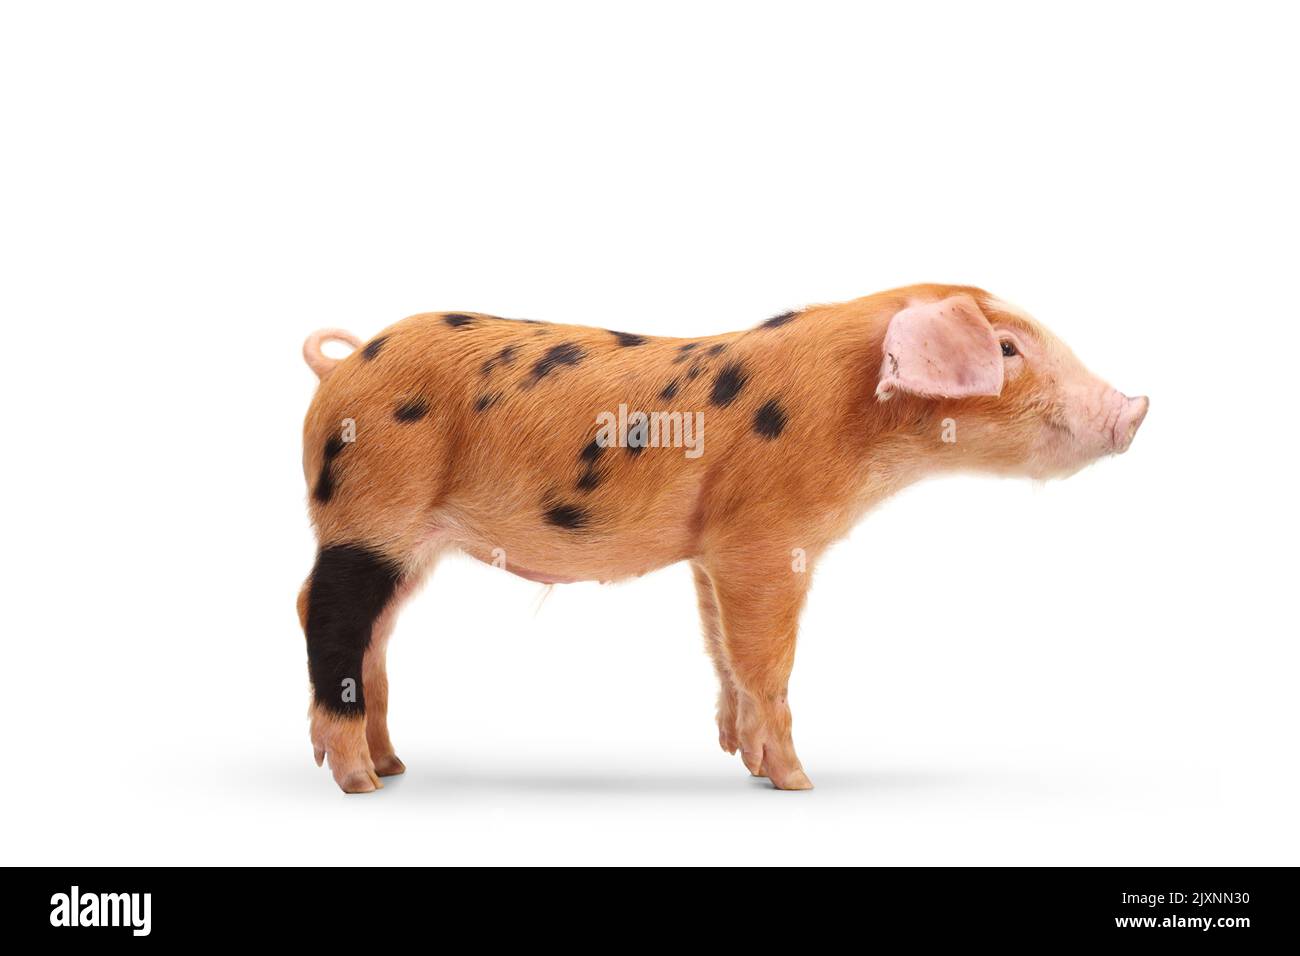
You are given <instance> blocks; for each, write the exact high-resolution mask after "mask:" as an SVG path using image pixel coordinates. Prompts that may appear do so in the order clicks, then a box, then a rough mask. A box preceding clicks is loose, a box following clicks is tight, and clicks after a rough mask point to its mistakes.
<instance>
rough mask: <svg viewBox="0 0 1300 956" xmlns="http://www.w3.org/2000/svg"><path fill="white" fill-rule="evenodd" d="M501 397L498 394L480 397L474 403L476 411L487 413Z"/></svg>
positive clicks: (490, 393) (491, 393)
mask: <svg viewBox="0 0 1300 956" xmlns="http://www.w3.org/2000/svg"><path fill="white" fill-rule="evenodd" d="M500 397H501V396H500V395H499V394H498V393H496V392H489V393H488V394H486V395H480V396H479V397H478V398H477V399H476V400H475V402H474V411H476V412H486V411H487V410H488V409H489V408H491V407H492V406H493V405H495V404H496V403H497V400H498V399H499V398H500Z"/></svg>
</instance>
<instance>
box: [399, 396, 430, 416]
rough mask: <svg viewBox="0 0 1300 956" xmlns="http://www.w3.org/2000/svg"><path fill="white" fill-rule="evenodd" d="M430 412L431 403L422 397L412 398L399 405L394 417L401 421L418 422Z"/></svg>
mask: <svg viewBox="0 0 1300 956" xmlns="http://www.w3.org/2000/svg"><path fill="white" fill-rule="evenodd" d="M427 414H429V403H428V402H426V401H425V400H424V399H422V398H412V399H410V400H409V401H406V402H403V403H402V404H401V405H398V406H397V410H396V411H394V412H393V417H394V418H395V419H397V420H398V421H399V422H418V421H419V420H420V419H421V418H423V417H424V416H425V415H427Z"/></svg>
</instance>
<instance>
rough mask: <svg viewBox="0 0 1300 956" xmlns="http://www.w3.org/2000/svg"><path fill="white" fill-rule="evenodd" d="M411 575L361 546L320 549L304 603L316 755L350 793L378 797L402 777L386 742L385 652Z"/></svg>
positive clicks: (301, 603) (404, 567)
mask: <svg viewBox="0 0 1300 956" xmlns="http://www.w3.org/2000/svg"><path fill="white" fill-rule="evenodd" d="M408 568H409V564H408V563H406V562H401V561H398V560H396V559H394V558H392V557H390V556H387V555H385V554H384V553H382V552H381V551H379V550H378V549H372V548H369V547H366V546H363V545H358V544H338V545H330V546H326V547H322V548H321V549H320V551H319V553H318V554H317V557H316V564H315V566H314V567H313V568H312V572H311V576H310V577H309V578H308V580H307V583H306V584H305V585H304V587H303V591H302V594H301V595H300V597H299V613H300V615H301V618H302V623H303V629H304V631H305V632H306V635H307V667H308V672H309V674H310V676H311V683H312V688H313V702H312V707H311V739H312V747H313V750H314V751H315V756H316V762H317V764H320V763H321V762H322V761H323V760H325V759H326V758H328V760H329V766H330V771H331V773H332V774H333V775H334V780H335V782H336V783H338V785H339V787H340V788H341V789H343V790H344V791H346V792H348V793H365V792H368V791H371V790H376V789H378V788H379V787H381V786H383V784H382V783H380V781H379V777H380V775H381V774H387V773H398V772H400V770H399V769H398V768H400V767H401V761H400V760H397V757H396V755H395V754H394V753H393V752H392V744H391V743H390V742H389V741H388V730H387V714H386V710H387V703H388V684H387V678H386V675H385V673H384V664H383V660H384V656H383V652H384V647H385V644H386V642H387V639H388V635H389V633H390V632H391V630H392V624H393V619H394V617H395V614H396V611H397V607H398V605H399V603H400V600H401V598H402V597H403V596H404V595H405V594H406V593H409V591H410V589H411V588H412V586H413V580H412V578H413V575H412V574H411V573H410V571H409V570H408ZM368 712H370V713H371V714H373V717H374V725H373V726H370V725H369V724H368V721H367V715H368ZM372 744H373V745H374V746H375V748H376V749H375V751H374V755H375V756H377V757H378V758H379V765H378V766H377V765H376V763H375V761H374V760H373V759H372V749H371V746H372Z"/></svg>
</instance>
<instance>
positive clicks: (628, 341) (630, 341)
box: [610, 332, 645, 349]
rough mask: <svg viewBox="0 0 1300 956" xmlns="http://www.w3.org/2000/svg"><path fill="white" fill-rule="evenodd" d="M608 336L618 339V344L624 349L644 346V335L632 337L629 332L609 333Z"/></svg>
mask: <svg viewBox="0 0 1300 956" xmlns="http://www.w3.org/2000/svg"><path fill="white" fill-rule="evenodd" d="M610 335H612V336H614V338H616V339H618V344H619V345H621V346H623V348H625V349H627V348H631V347H632V346H634V345H645V336H644V335H633V334H632V333H631V332H610Z"/></svg>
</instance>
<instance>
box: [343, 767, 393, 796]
mask: <svg viewBox="0 0 1300 956" xmlns="http://www.w3.org/2000/svg"><path fill="white" fill-rule="evenodd" d="M338 783H339V789H341V790H342V791H343V792H344V793H371V792H373V791H375V790H379V789H381V788H382V787H383V784H382V783H380V781H379V778H378V777H377V776H375V775H374V774H373V773H371V772H370V771H368V770H354V771H352V772H351V773H350V774H348V775H347V776H346V777H344V778H343V779H342V780H340V781H339V782H338Z"/></svg>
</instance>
